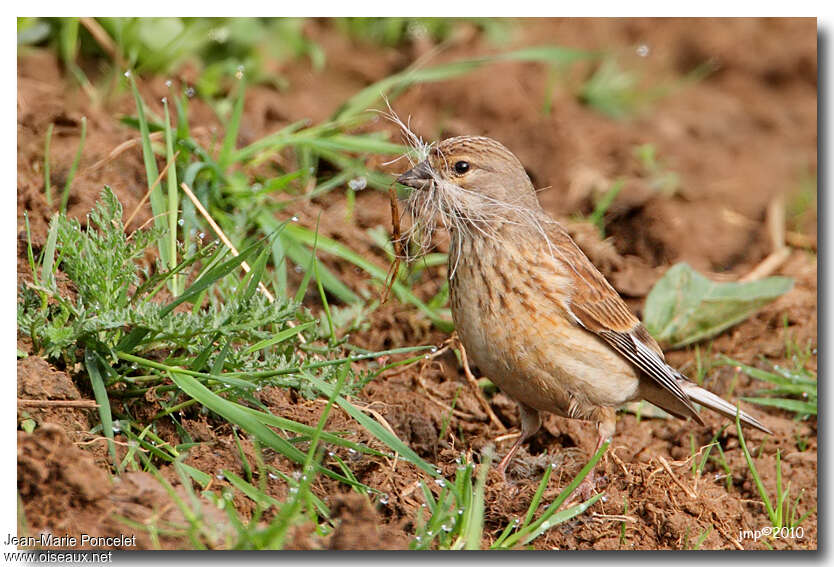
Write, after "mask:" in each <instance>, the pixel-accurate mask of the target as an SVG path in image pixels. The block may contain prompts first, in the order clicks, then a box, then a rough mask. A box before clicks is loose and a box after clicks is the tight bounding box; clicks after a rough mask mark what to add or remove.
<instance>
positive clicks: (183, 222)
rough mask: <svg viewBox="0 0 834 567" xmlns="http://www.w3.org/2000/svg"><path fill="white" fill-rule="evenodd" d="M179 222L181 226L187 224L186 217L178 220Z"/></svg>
mask: <svg viewBox="0 0 834 567" xmlns="http://www.w3.org/2000/svg"><path fill="white" fill-rule="evenodd" d="M177 224H178V225H180V226H182V225H184V224H185V219H180V220H178V221H177Z"/></svg>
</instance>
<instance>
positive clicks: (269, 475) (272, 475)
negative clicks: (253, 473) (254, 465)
mask: <svg viewBox="0 0 834 567" xmlns="http://www.w3.org/2000/svg"><path fill="white" fill-rule="evenodd" d="M267 476H268V477H269V478H271V479H272V480H278V475H277V474H275V473H269V474H268V475H267Z"/></svg>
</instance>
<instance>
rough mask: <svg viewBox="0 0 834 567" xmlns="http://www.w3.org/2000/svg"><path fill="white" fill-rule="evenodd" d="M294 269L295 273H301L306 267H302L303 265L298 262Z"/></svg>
mask: <svg viewBox="0 0 834 567" xmlns="http://www.w3.org/2000/svg"><path fill="white" fill-rule="evenodd" d="M293 270H295V273H296V274H300V273H301V272H303V271H304V268H302V267H301V266H299V265H298V264H296V265H295V266H294V267H293Z"/></svg>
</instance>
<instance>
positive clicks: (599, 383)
mask: <svg viewBox="0 0 834 567" xmlns="http://www.w3.org/2000/svg"><path fill="white" fill-rule="evenodd" d="M426 151H427V157H426V159H425V160H423V161H421V162H420V163H418V164H417V165H416V166H414V167H413V168H412V169H410V170H409V171H406V172H405V173H403V174H402V175H401V176H400V177H399V178H398V179H397V181H398V182H399V183H402V184H403V185H407V186H409V187H412V188H413V189H414V191H412V193H411V196H410V198H409V203H408V205H409V209H410V211H411V213H412V215H413V216H414V218H415V219H417V222H418V223H422V224H423V226H424V227H427V228H428V232H429V233H430V232H431V231H432V230H433V229H434V228H435V226H436V223H437V222H438V221H439V222H440V223H441V224H442V225H443V226H444V227H445V228H446V229H448V230H449V232H450V235H451V244H450V252H449V287H450V291H451V307H452V317H453V318H454V322H455V327H456V329H457V332H458V335H459V336H460V339H461V341H462V342H463V346H464V347H465V348H466V352H467V353H468V356H469V359H470V360H471V361H472V362H474V363H475V364H476V365H477V366H478V367H479V368H480V369H481V371H482V372H483V373H484V374H485V375H486V376H488V377H489V378H490V379H491V380H492V381H493V382H495V384H496V385H498V387H499V388H501V390H503V391H504V392H505V393H506V394H507V395H509V396H510V397H511V398H513V399H514V400H515V401H516V402H517V403H518V408H519V413H520V417H521V436H520V437H519V438H518V441H516V443H515V444H514V445H513V447H512V448H511V449H510V451H509V453H507V455H506V456H505V457H504V458H503V459H502V461H501V463H500V464H499V472H500V473H501V475H502V476H504V474H505V471H506V468H507V465H508V464H509V462H510V461H511V460H512V458H513V455H515V453H516V451H518V449H519V447H520V446H521V444H522V443H523V442H524V441H526V440H527V439H529V438H530V437H531V436H532V435H533V434H535V433H536V431H538V429H539V427H541V417H540V413H539V412H542V411H548V412H552V413H554V414H556V415H560V416H564V417H571V418H577V419H584V420H589V421H594V422H596V423H597V428H598V431H599V438H598V442H597V450H598V449H599V447H601V446H602V444H603V443H604V441H605V440H606V439H608V438H610V437H611V436H612V435H613V434H614V431H615V427H616V417H615V412H616V408H617V407H619V406H621V405H622V404H624V403H626V402H628V401H631V400H647V401H649V402H651V403H652V404H654V405H656V406H658V407H660V408H662V409H664V410H665V411H667V412H669V413H670V414H672V415H675V416H677V417H680V418H687V417H691V418H693V419H694V420H695V421H697V422H698V423H700V424H703V421H702V420H701V418H700V417H699V415H698V412H697V411H696V409H695V406H694V405H693V402H694V403H698V404H700V405H702V406H704V407H706V408H709V409H711V410H713V411H716V412H718V413H720V414H722V415H724V416H727V417H729V418H731V419H735V416H736V411H737V410H736V407H735V406H734V405H733V404H731V403H729V402H727V401H725V400H723V399H721V398H720V397H718V396H716V395H715V394H713V393H712V392H709V391H707V390H705V389H703V388H701V387H699V386H698V385H697V384H695V383H694V382H692V381H690V380H689V379H687V378H686V377H685V376H683V375H682V374H681V373H680V372H678V371H677V370H675V369H674V368H672V367H670V366H669V365H668V364H666V362H665V361H664V356H663V351H662V350H661V349H660V347H659V346H658V344H657V342H656V341H655V340H654V339H653V338H652V337H651V335H650V334H649V333H648V331H647V330H646V328H645V327H644V326H643V324H642V323H641V322H640V320H639V319H637V317H635V316H634V314H632V313H631V311H630V310H629V309H628V307H627V306H626V304H625V303H624V302H623V300H622V299H621V298H620V296H619V295H618V294H617V292H616V291H615V290H614V288H613V287H611V285H610V284H609V283H608V281H607V280H606V279H605V277H604V276H603V275H602V274H601V273H600V272H599V271H598V270H597V269H596V268H595V267H594V265H593V264H592V263H591V261H590V260H589V259H588V258H587V256H585V254H584V253H583V252H582V251H581V250H580V249H579V247H578V246H577V245H576V243H575V242H574V241H573V240H572V239H571V237H570V236H569V235H568V233H567V232H566V231H565V229H564V227H563V226H562V225H561V224H559V223H558V222H556V221H555V220H553V219H552V218H550V217H549V216H548V215H547V213H546V212H545V211H544V210H543V209H542V208H541V206H540V205H539V202H538V199H537V198H536V192H535V190H534V188H533V184H532V183H531V182H530V178H529V177H528V176H527V173H526V172H525V171H524V167H523V166H522V165H521V162H519V160H518V158H516V157H515V155H513V154H512V153H511V152H510V151H509V150H508V149H507V148H505V147H504V146H503V145H502V144H500V143H499V142H496V141H495V140H492V139H490V138H485V137H474V136H461V137H457V138H450V139H447V140H444V141H442V142H440V143H438V144H437V145H435V146H433V147H431V148H429V149H427V150H426ZM740 420H741V422H742V423H744V424H746V425H750V426H752V427H755V428H756V429H759V430H761V431H764V432H766V433H770V431H769V430H768V429H767V428H766V427H765V426H764V425H762V424H761V423H759V421H757V420H756V419H755V418H753V417H751V416H750V415H748V414H746V413H744V412H740Z"/></svg>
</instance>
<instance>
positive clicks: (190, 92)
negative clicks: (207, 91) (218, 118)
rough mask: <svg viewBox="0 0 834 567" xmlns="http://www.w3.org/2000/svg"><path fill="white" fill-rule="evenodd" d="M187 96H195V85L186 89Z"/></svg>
mask: <svg viewBox="0 0 834 567" xmlns="http://www.w3.org/2000/svg"><path fill="white" fill-rule="evenodd" d="M185 96H187V97H188V98H193V97H194V87H187V88H186V89H185Z"/></svg>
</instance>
